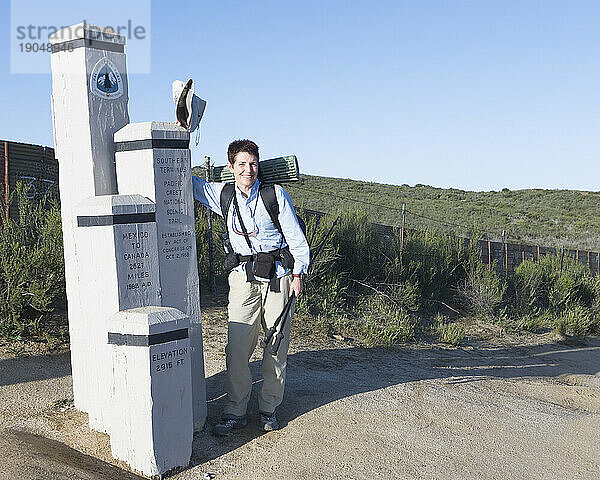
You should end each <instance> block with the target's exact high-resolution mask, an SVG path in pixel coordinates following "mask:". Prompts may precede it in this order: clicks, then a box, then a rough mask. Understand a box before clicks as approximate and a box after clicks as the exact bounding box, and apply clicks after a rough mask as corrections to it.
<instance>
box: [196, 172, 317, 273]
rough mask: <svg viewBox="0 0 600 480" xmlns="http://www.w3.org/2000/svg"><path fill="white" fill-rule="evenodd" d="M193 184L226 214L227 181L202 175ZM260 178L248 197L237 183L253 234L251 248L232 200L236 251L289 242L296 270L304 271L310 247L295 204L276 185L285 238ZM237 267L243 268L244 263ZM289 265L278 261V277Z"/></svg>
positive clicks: (204, 201) (244, 252) (242, 209)
mask: <svg viewBox="0 0 600 480" xmlns="http://www.w3.org/2000/svg"><path fill="white" fill-rule="evenodd" d="M192 185H193V187H194V198H195V199H196V200H198V201H199V202H200V203H202V204H203V205H206V206H207V207H209V208H210V209H211V210H212V211H213V212H215V213H217V214H219V215H221V216H223V213H222V212H221V202H220V199H221V191H222V190H223V187H224V186H225V183H220V182H207V181H206V180H203V179H201V178H199V177H195V176H192ZM259 185H260V181H259V180H256V181H255V182H254V185H252V189H251V191H250V195H248V198H246V197H245V196H244V195H243V194H242V192H241V191H240V189H239V188H238V187H237V185H236V187H235V189H234V191H235V194H236V197H237V201H238V206H239V208H240V214H241V216H242V221H243V222H244V226H245V227H246V231H247V232H248V234H249V235H250V237H249V238H250V244H251V245H252V251H250V249H249V247H248V244H247V243H246V240H245V238H244V235H243V234H242V228H241V226H240V222H239V219H238V218H237V215H236V213H235V207H234V205H233V202H231V205H230V207H229V212H228V213H227V231H228V233H229V240H230V242H231V247H232V248H233V250H234V252H236V253H238V254H240V255H251V254H256V253H258V252H271V251H273V250H277V249H278V248H283V247H285V246H286V245H287V246H289V249H290V253H291V254H292V256H293V257H294V269H293V273H294V274H303V273H306V272H307V270H308V265H309V262H310V251H309V248H308V242H307V241H306V237H305V236H304V233H303V232H302V229H301V228H300V224H299V223H298V219H297V218H296V212H294V208H293V207H292V199H291V198H290V196H289V194H288V193H287V192H286V191H285V190H284V189H283V188H282V187H281V186H280V185H275V197H276V198H277V202H278V203H279V223H280V224H281V229H282V230H283V234H284V236H285V238H283V237H282V236H281V234H280V233H279V231H278V230H277V227H276V226H275V225H274V224H273V222H272V220H271V217H270V216H269V212H268V211H267V209H266V207H265V205H264V204H263V201H262V198H261V196H260V194H259ZM237 268H242V269H243V268H244V264H242V265H240V266H239V267H237ZM288 273H289V269H285V268H284V267H283V265H281V262H276V264H275V274H276V275H277V277H278V278H280V277H282V276H284V275H287V274H288Z"/></svg>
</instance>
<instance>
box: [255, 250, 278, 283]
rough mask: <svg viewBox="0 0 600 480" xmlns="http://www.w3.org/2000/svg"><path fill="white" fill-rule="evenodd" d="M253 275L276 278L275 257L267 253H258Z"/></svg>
mask: <svg viewBox="0 0 600 480" xmlns="http://www.w3.org/2000/svg"><path fill="white" fill-rule="evenodd" d="M252 274H253V275H254V276H255V277H260V278H273V277H274V276H275V256H274V255H272V254H270V253H265V252H259V253H257V254H256V255H255V256H254V262H252Z"/></svg>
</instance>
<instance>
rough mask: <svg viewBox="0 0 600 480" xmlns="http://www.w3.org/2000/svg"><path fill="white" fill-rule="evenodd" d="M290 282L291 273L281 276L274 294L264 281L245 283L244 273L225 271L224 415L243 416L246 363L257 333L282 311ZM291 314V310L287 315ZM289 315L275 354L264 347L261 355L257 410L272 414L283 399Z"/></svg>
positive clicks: (247, 390) (247, 386) (247, 378)
mask: <svg viewBox="0 0 600 480" xmlns="http://www.w3.org/2000/svg"><path fill="white" fill-rule="evenodd" d="M291 283H292V275H291V274H290V275H286V276H285V277H282V278H281V279H280V290H281V291H280V292H278V293H276V292H272V291H270V290H269V284H268V283H263V282H258V281H252V282H247V281H246V273H245V272H239V271H232V272H231V273H230V274H229V306H228V310H229V322H228V331H227V347H226V348H225V354H226V359H227V378H226V381H225V391H226V392H227V404H226V406H225V410H224V412H223V415H224V416H225V417H227V416H236V417H241V416H243V415H246V409H247V406H248V401H249V400H250V394H251V392H252V375H251V374H250V368H249V366H248V362H249V360H250V357H251V356H252V353H253V352H254V349H255V348H256V344H257V342H258V337H259V335H263V334H264V331H263V330H266V329H268V328H270V327H272V326H273V324H274V323H275V321H276V320H277V317H279V315H280V313H281V311H282V310H283V307H284V306H285V303H286V301H287V300H288V298H289V291H290V284H291ZM293 313H294V312H293V311H291V312H290V315H293ZM290 318H291V317H288V320H287V321H286V324H285V328H284V336H283V339H282V340H281V344H280V346H279V350H278V352H277V356H273V355H271V352H270V350H269V349H268V348H267V349H265V351H264V354H263V359H262V366H261V371H262V375H263V385H262V389H261V391H260V393H259V395H258V409H259V410H260V411H261V412H264V413H273V412H274V411H275V408H277V407H278V406H279V405H280V404H281V401H282V400H283V390H284V387H285V367H286V362H287V352H288V347H289V344H290V328H291V324H292V322H291V321H290ZM261 326H262V329H261ZM278 331H279V328H278V329H277V332H278ZM277 332H276V333H277Z"/></svg>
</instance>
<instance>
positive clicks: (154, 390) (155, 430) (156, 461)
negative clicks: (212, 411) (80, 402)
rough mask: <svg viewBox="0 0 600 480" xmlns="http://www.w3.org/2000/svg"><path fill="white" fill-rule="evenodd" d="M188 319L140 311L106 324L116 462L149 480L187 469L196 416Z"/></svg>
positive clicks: (169, 311)
mask: <svg viewBox="0 0 600 480" xmlns="http://www.w3.org/2000/svg"><path fill="white" fill-rule="evenodd" d="M189 326H190V321H189V317H187V316H186V315H185V314H183V313H182V312H180V311H179V310H177V309H175V308H169V307H141V308H134V309H131V310H124V311H121V312H118V313H116V314H115V315H114V316H113V317H112V318H111V319H110V320H109V322H108V343H109V345H110V346H111V348H112V369H113V381H112V388H111V391H110V394H111V399H110V403H111V406H110V408H111V410H112V415H113V419H112V424H113V428H112V429H111V434H110V444H111V449H112V454H113V457H115V458H118V459H120V460H123V461H125V462H126V463H127V464H128V465H130V466H131V467H132V468H133V469H134V470H137V471H138V472H141V473H143V474H144V475H147V476H149V477H153V476H160V477H162V476H163V475H164V474H165V473H166V472H168V471H169V470H171V469H173V468H176V467H187V465H188V464H189V461H190V457H191V455H192V439H193V414H192V377H191V355H190V354H191V349H190V339H189Z"/></svg>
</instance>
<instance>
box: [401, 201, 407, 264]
mask: <svg viewBox="0 0 600 480" xmlns="http://www.w3.org/2000/svg"><path fill="white" fill-rule="evenodd" d="M405 221H406V203H403V204H402V226H401V227H400V263H402V252H403V251H404V223H405Z"/></svg>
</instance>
